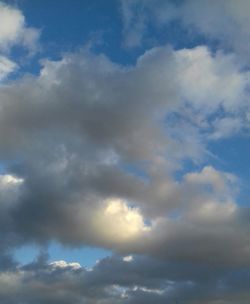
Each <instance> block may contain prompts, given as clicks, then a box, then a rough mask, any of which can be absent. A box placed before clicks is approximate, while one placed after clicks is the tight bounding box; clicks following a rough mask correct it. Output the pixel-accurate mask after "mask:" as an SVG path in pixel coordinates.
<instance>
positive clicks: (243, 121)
mask: <svg viewBox="0 0 250 304" xmlns="http://www.w3.org/2000/svg"><path fill="white" fill-rule="evenodd" d="M131 3H132V2H131ZM131 5H132V4H131ZM150 5H151V6H152V7H153V4H152V3H151V4H150ZM169 5H170V4H169ZM170 6H171V5H170ZM197 6H198V5H197ZM1 8H2V11H3V14H4V16H5V18H10V19H8V20H10V21H9V22H10V24H12V26H10V27H8V28H7V29H5V31H12V32H10V33H9V34H8V35H7V34H4V33H5V32H4V30H2V32H1V33H2V34H1V35H2V36H0V39H2V40H1V41H2V49H3V50H7V48H9V47H10V46H12V45H14V44H16V43H18V44H23V45H26V46H27V44H25V43H24V41H26V40H25V38H24V36H25V34H24V32H25V33H27V30H28V28H27V26H25V22H24V17H22V14H21V12H19V11H18V10H17V9H13V8H10V7H8V6H6V5H2V6H1ZM127 9H128V8H127ZM145 9H146V8H145ZM126 14H127V15H126V20H127V21H126V22H127V28H126V31H127V30H129V27H130V22H131V21H130V20H131V18H133V16H131V15H130V14H131V11H129V9H128V11H127V13H126ZM155 14H156V12H155ZM9 15H10V16H9ZM6 16H7V17H6ZM8 16H9V17H8ZM15 20H16V21H15ZM18 20H19V21H18ZM183 20H184V19H183ZM185 20H186V19H185ZM15 22H16V23H15ZM159 22H160V21H159ZM161 22H163V21H161ZM183 22H184V21H183ZM185 22H187V21H185ZM141 25H142V27H144V26H145V23H144V21H143V20H142V21H141ZM11 33H12V34H11ZM20 33H21V34H20ZM1 37H2V38H1ZM8 37H9V38H8ZM21 37H22V38H21ZM135 38H136V37H135ZM135 38H133V39H135ZM136 39H137V40H138V39H139V40H140V39H141V38H140V37H137V38H136ZM136 39H135V40H134V41H136ZM31 40H32V39H31ZM4 41H5V42H4ZM133 43H134V42H133ZM133 43H132V44H133ZM236 58H237V56H235V55H232V54H225V53H224V52H222V51H217V52H212V51H210V50H209V49H208V48H207V47H205V46H199V47H195V48H190V49H182V50H174V49H172V48H171V47H170V46H165V47H157V48H153V49H151V50H148V51H146V52H145V53H144V54H143V55H141V56H140V57H139V58H138V60H137V62H136V64H135V65H133V66H122V65H118V64H115V63H113V62H112V61H111V60H110V59H109V58H107V57H106V56H105V55H95V54H92V53H91V52H90V51H88V50H85V49H83V50H81V51H79V52H77V53H74V54H66V55H64V56H63V57H62V58H61V59H60V60H58V61H53V60H43V61H42V62H41V64H42V67H41V71H40V74H39V75H38V76H31V75H29V76H28V75H26V77H23V78H20V79H18V80H16V81H13V82H12V83H9V84H8V83H6V84H5V85H2V86H1V87H0V161H1V163H2V164H4V166H3V167H4V169H3V171H4V173H2V175H0V190H1V191H0V192H1V194H0V211H1V213H0V241H1V246H2V252H1V254H0V268H1V272H0V286H1V287H0V300H1V302H2V303H4V304H14V303H17V299H18V301H19V302H20V303H27V304H29V303H34V302H36V303H44V302H46V303H53V304H54V303H76V304H78V303H79V304H82V303H98V304H99V303H100V304H106V303H109V304H110V303H125V304H129V303H130V304H132V303H147V302H148V303H152V302H156V303H165V302H166V301H170V300H171V301H173V300H176V298H177V296H178V297H180V299H181V300H183V301H189V302H190V303H192V304H193V303H194V304H195V303H198V301H201V299H202V300H203V303H209V304H212V303H216V301H217V303H220V301H224V299H225V301H227V302H225V303H230V301H231V302H232V299H235V301H237V303H242V304H243V303H245V302H246V299H249V289H248V287H247V286H245V285H244V286H243V287H242V292H241V293H240V294H239V293H238V290H239V289H237V288H234V286H239V284H240V282H243V281H244V280H245V279H248V278H249V269H248V268H249V263H250V258H249V248H250V247H249V246H250V238H249V235H248V233H247V231H248V230H249V214H250V213H249V209H248V208H243V207H241V206H240V205H239V204H237V193H238V190H239V181H238V179H237V178H236V177H235V176H234V175H233V174H230V173H227V172H223V171H219V170H216V169H215V168H214V167H212V166H211V165H204V163H206V162H208V161H209V158H208V156H207V155H208V154H209V150H208V144H209V143H210V141H216V140H218V139H221V138H223V137H227V136H230V135H232V134H235V133H236V132H243V131H244V130H245V129H247V128H248V127H249V123H248V120H249V117H248V115H247V113H249V112H250V109H249V102H248V90H249V89H248V88H249V72H248V71H247V69H242V65H241V64H239V63H238V62H237V59H236ZM2 61H3V62H4V59H3V60H2ZM4 64H5V65H7V67H6V66H5V70H4V68H2V70H3V72H2V75H3V76H2V77H5V75H7V73H9V71H11V68H10V67H9V70H8V65H10V62H7V61H5V63H4ZM0 67H1V65H0ZM13 68H14V67H13ZM0 71H1V70H0ZM0 73H1V72H0ZM0 75H1V74H0ZM186 160H188V161H192V163H193V164H199V168H200V169H199V170H198V169H193V168H191V169H190V170H184V169H183V166H182V165H183V163H184V162H185V161H186ZM194 167H195V166H194ZM181 170H182V172H181V174H180V176H179V178H177V177H176V176H177V173H178V172H180V171H181ZM187 171H188V172H187ZM51 240H57V241H59V242H60V243H62V244H65V245H67V246H84V245H90V246H91V245H94V246H99V247H104V248H109V249H111V250H113V252H114V253H115V254H116V256H112V257H111V258H107V259H104V260H102V261H100V262H99V263H97V264H96V265H95V266H94V267H93V269H92V270H86V269H83V268H82V267H81V266H80V265H79V264H78V263H66V262H65V261H54V262H50V263H49V262H47V261H46V260H44V259H40V260H39V259H38V260H37V261H36V262H34V263H32V264H29V265H25V266H20V265H19V266H17V265H16V263H15V261H13V259H12V258H11V255H10V253H11V250H12V249H13V248H15V247H18V246H20V245H23V244H28V243H36V244H40V245H43V246H46V244H47V243H48V242H49V241H51ZM243 267H244V268H245V269H246V271H245V272H242V268H243ZM10 289H11V292H10ZM227 299H228V300H227ZM244 301H245V302H244ZM222 303H223V302H222Z"/></svg>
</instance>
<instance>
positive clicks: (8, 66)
mask: <svg viewBox="0 0 250 304" xmlns="http://www.w3.org/2000/svg"><path fill="white" fill-rule="evenodd" d="M16 69H17V64H16V63H15V62H13V61H11V60H9V59H8V58H6V57H5V56H1V55H0V81H2V80H4V79H5V78H7V76H8V75H9V74H10V73H12V72H14V71H15V70H16Z"/></svg>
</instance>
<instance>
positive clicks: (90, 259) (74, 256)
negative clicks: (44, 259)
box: [14, 242, 112, 268]
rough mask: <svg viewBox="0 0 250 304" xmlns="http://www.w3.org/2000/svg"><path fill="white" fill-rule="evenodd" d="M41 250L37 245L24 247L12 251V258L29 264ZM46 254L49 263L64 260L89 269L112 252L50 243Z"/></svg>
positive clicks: (23, 263)
mask: <svg viewBox="0 0 250 304" xmlns="http://www.w3.org/2000/svg"><path fill="white" fill-rule="evenodd" d="M41 250H42V251H44V248H43V247H40V246H38V245H25V246H22V247H20V248H17V249H16V250H15V251H14V258H15V260H16V261H17V262H18V263H20V264H22V265H25V264H29V263H31V262H33V261H34V260H36V258H37V257H38V256H39V255H40V252H41ZM47 252H48V256H49V261H50V262H53V261H58V260H64V261H66V262H67V263H72V262H77V263H79V264H80V265H81V266H83V267H86V268H91V267H93V266H94V265H95V264H96V262H97V261H98V260H101V259H103V258H105V257H107V256H111V255H112V252H111V251H110V250H107V249H101V248H96V247H79V248H72V247H66V246H62V245H60V244H59V243H57V242H51V243H50V245H49V246H48V248H47Z"/></svg>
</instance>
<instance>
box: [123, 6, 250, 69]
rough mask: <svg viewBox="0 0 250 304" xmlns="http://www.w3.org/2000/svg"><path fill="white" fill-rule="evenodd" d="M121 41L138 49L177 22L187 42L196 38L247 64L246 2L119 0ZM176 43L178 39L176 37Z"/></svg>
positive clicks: (247, 17) (247, 23)
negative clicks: (153, 31) (151, 32)
mask: <svg viewBox="0 0 250 304" xmlns="http://www.w3.org/2000/svg"><path fill="white" fill-rule="evenodd" d="M121 11H122V15H123V28H124V41H125V44H127V45H128V46H130V47H138V46H139V47H141V46H142V45H144V44H145V43H146V44H147V40H149V38H151V41H152V37H150V34H149V33H150V30H149V29H150V28H153V29H154V30H155V33H159V32H160V33H162V32H163V33H164V32H167V31H169V28H171V23H172V22H176V21H177V22H178V26H179V28H180V29H181V30H182V31H183V32H185V31H186V38H187V41H188V40H193V39H195V37H198V36H199V35H202V36H204V37H205V38H206V39H208V40H210V42H212V43H215V44H218V45H219V48H220V49H224V50H227V51H229V52H233V53H235V54H237V56H238V59H239V61H241V62H242V63H247V64H249V52H248V50H249V30H248V29H249V26H250V24H249V22H250V21H249V1H247V0H239V1H237V2H236V1H234V0H228V1H227V0H219V1H215V0H212V1H209V2H207V1H205V0H202V1H199V0H184V1H179V2H176V3H175V2H174V1H170V0H169V1H163V0H157V1H145V0H122V1H121ZM176 39H178V37H176Z"/></svg>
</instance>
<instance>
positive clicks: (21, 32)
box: [0, 2, 39, 51]
mask: <svg viewBox="0 0 250 304" xmlns="http://www.w3.org/2000/svg"><path fill="white" fill-rule="evenodd" d="M0 20H1V29H0V49H1V50H2V51H8V50H9V49H10V47H12V46H13V45H16V44H20V45H22V46H24V47H25V48H28V49H29V50H30V51H34V50H35V48H36V43H37V40H38V38H39V31H38V30H37V29H34V28H31V27H27V26H26V24H25V17H24V15H23V13H22V12H21V11H20V10H19V9H17V8H14V7H12V6H8V5H6V4H5V3H3V2H0Z"/></svg>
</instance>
